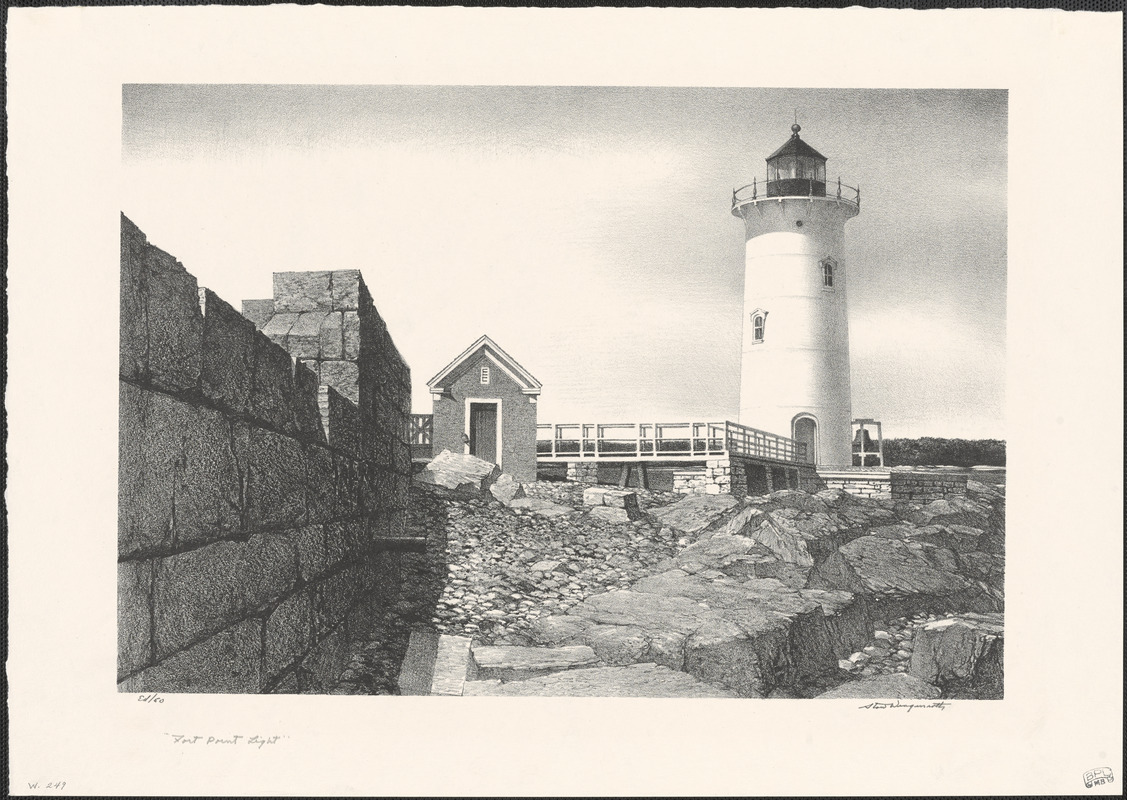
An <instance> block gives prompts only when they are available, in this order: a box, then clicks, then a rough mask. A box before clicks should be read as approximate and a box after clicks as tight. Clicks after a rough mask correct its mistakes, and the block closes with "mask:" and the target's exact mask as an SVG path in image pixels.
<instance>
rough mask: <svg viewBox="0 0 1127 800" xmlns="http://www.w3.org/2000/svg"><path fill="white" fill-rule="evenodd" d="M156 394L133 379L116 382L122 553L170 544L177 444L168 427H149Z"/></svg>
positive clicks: (126, 553) (118, 528) (118, 487)
mask: <svg viewBox="0 0 1127 800" xmlns="http://www.w3.org/2000/svg"><path fill="white" fill-rule="evenodd" d="M152 394H153V393H152V392H148V391H146V390H144V389H140V388H138V387H136V386H134V385H133V384H130V383H125V382H121V383H119V384H118V451H117V452H118V483H117V492H118V501H117V508H118V511H117V550H118V556H119V557H128V556H131V555H135V554H137V553H140V552H157V551H160V550H163V549H166V548H168V547H170V546H171V543H172V533H171V525H170V521H171V519H172V497H173V484H174V480H175V476H174V474H173V471H172V469H171V465H172V464H173V463H174V460H175V453H176V452H177V451H178V449H179V448H178V446H177V443H176V442H175V441H174V438H173V437H172V436H171V435H169V432H168V431H165V430H164V429H161V428H157V429H153V428H151V427H150V423H149V418H150V416H151V411H150V407H151V405H152ZM160 443H163V444H164V445H165V446H164V447H160V446H159V444H160ZM154 457H155V458H154Z"/></svg>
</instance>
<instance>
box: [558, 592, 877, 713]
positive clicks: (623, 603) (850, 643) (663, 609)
mask: <svg viewBox="0 0 1127 800" xmlns="http://www.w3.org/2000/svg"><path fill="white" fill-rule="evenodd" d="M717 574H718V575H719V578H718V579H715V580H714V579H710V578H709V577H708V576H707V575H706V574H698V575H689V574H687V573H686V572H684V571H683V570H670V571H668V572H665V573H661V574H659V575H654V576H651V577H649V578H645V579H643V580H640V581H637V582H636V583H635V584H634V586H633V589H632V590H631V591H615V592H608V593H606V594H601V595H595V596H593V597H589V598H588V599H587V600H586V601H584V602H583V603H581V604H580V605H579V606H577V607H575V608H574V609H572V610H571V611H570V612H569V616H575V617H579V618H582V619H585V620H587V621H588V622H589V623H590V626H589V627H587V628H585V629H582V630H580V629H579V628H578V627H576V628H571V629H570V630H567V631H566V633H567V634H568V635H570V636H572V637H575V638H576V639H577V638H579V637H582V640H583V641H585V642H586V643H587V644H589V645H590V646H591V647H593V648H594V649H595V650H596V652H598V653H599V654H600V656H601V657H603V658H604V660H613V661H614V662H615V663H625V662H627V661H628V660H634V661H636V662H639V663H642V662H653V663H657V664H662V665H664V666H668V667H670V668H673V669H683V670H684V671H686V672H688V673H690V674H691V675H693V676H694V677H696V678H699V679H701V680H704V681H706V682H709V683H713V684H716V685H721V686H726V687H727V688H729V689H732V690H733V691H734V692H736V693H737V694H739V695H741V696H744V697H762V696H766V695H767V694H768V693H770V692H771V691H772V690H773V689H775V688H776V687H778V686H791V685H794V684H795V683H796V682H797V683H802V682H803V681H806V680H807V679H811V678H813V677H814V676H817V675H821V674H824V673H826V672H828V671H830V670H832V669H833V668H834V667H836V664H837V660H838V659H839V658H841V657H844V656H845V655H847V654H848V653H849V652H852V649H854V648H856V647H857V646H859V645H860V643H862V642H863V641H865V639H866V637H867V635H868V632H869V631H870V630H871V626H870V625H868V624H867V620H855V619H853V617H854V616H856V612H857V609H854V608H852V606H851V603H850V600H851V598H850V596H849V595H848V594H845V593H843V592H826V591H816V590H795V589H792V588H790V587H788V586H786V585H784V584H783V583H781V582H780V581H777V580H774V579H752V580H747V581H744V582H742V583H739V582H736V581H732V580H728V579H725V578H724V576H723V574H722V573H717ZM542 624H544V625H545V626H547V623H542ZM558 625H559V624H558V623H553V624H552V627H553V628H554V629H556V630H558ZM612 626H613V627H617V628H618V630H617V631H612V630H611V627H612ZM572 640H575V639H572Z"/></svg>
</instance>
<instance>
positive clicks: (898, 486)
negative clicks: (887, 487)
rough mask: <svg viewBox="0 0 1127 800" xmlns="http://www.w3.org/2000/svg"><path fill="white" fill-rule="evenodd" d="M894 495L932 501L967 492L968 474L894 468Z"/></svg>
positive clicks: (899, 498)
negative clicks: (910, 470) (909, 470)
mask: <svg viewBox="0 0 1127 800" xmlns="http://www.w3.org/2000/svg"><path fill="white" fill-rule="evenodd" d="M891 478H892V496H893V497H895V498H896V499H897V500H911V501H913V502H916V503H930V502H931V501H932V500H943V499H945V498H948V497H953V496H955V495H965V494H966V493H967V476H966V475H952V474H949V473H943V472H917V471H912V472H908V471H906V470H893V471H892V473H891Z"/></svg>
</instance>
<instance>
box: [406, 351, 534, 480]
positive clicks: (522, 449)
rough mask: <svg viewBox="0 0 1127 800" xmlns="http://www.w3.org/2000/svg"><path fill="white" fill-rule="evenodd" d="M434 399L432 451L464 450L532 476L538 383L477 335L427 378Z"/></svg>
mask: <svg viewBox="0 0 1127 800" xmlns="http://www.w3.org/2000/svg"><path fill="white" fill-rule="evenodd" d="M427 387H428V388H429V389H430V393H431V399H432V400H433V402H434V417H433V425H434V428H433V433H432V435H431V441H432V443H433V448H434V449H433V452H434V453H435V454H438V453H441V452H442V451H443V449H446V450H450V451H451V452H453V453H468V454H470V455H474V456H477V457H478V458H481V459H484V460H485V461H491V462H493V463H495V464H497V465H498V466H500V467H501V470H502V471H503V472H507V473H508V474H510V475H512V476H513V478H515V479H516V480H518V481H521V482H527V481H534V480H536V400H537V398H538V397H539V396H540V381H538V380H536V378H534V377H532V375H531V374H530V373H529V372H528V370H526V369H525V368H524V367H522V366H521V365H520V364H518V363H517V362H516V360H515V359H514V358H513V357H512V356H510V355H509V354H508V353H506V352H505V351H504V350H502V349H501V348H500V347H498V346H497V343H496V342H494V341H493V340H492V339H490V338H489V337H488V336H482V337H481V338H480V339H478V340H477V341H476V342H474V343H473V344H471V345H470V346H469V347H468V348H466V349H465V350H464V351H462V353H461V354H460V355H459V356H458V357H457V358H455V359H454V360H453V361H451V362H450V363H449V364H448V365H447V366H446V367H444V368H443V369H442V371H441V372H439V373H438V374H437V375H435V376H434V377H433V378H431V379H430V380H429V381H427Z"/></svg>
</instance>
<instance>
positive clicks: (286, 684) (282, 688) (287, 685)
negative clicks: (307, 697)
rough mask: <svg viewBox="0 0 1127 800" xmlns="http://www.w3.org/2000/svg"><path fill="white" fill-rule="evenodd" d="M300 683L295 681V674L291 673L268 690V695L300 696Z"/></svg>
mask: <svg viewBox="0 0 1127 800" xmlns="http://www.w3.org/2000/svg"><path fill="white" fill-rule="evenodd" d="M300 692H301V683H300V681H298V679H297V672H296V671H295V672H291V673H289V674H287V675H285V676H284V677H283V678H281V679H280V680H279V681H278V682H277V683H275V684H274V685H273V686H272V687H271V688H270V694H300Z"/></svg>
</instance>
